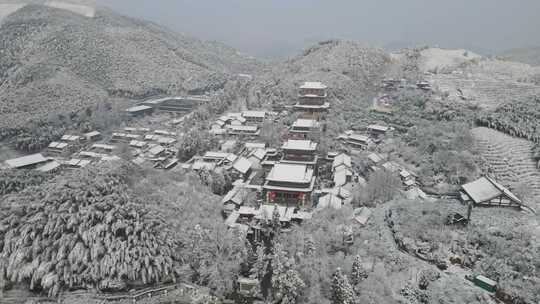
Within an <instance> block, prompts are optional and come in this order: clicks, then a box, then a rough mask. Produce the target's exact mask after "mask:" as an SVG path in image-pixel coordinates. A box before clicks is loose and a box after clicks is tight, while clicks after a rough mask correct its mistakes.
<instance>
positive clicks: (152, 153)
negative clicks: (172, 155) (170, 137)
mask: <svg viewBox="0 0 540 304" xmlns="http://www.w3.org/2000/svg"><path fill="white" fill-rule="evenodd" d="M165 151H166V150H165V148H164V147H162V146H160V145H154V146H152V147H151V148H150V149H149V150H148V151H147V152H146V154H147V156H148V157H149V158H157V157H161V156H163V155H164V154H165Z"/></svg>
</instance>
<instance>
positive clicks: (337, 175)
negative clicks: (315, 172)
mask: <svg viewBox="0 0 540 304" xmlns="http://www.w3.org/2000/svg"><path fill="white" fill-rule="evenodd" d="M332 172H333V174H334V185H335V186H337V187H339V186H343V185H345V184H347V183H350V182H351V181H352V177H353V171H352V160H351V157H350V156H349V155H347V154H345V153H340V154H339V155H337V156H336V157H335V158H334V160H333V161H332Z"/></svg>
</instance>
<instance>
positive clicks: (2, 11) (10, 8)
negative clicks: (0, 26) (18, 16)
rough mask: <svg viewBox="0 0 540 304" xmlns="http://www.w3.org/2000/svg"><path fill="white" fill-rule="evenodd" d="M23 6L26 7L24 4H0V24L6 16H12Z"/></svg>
mask: <svg viewBox="0 0 540 304" xmlns="http://www.w3.org/2000/svg"><path fill="white" fill-rule="evenodd" d="M25 6H26V4H25V3H9V4H8V3H5V4H2V3H0V22H1V21H2V19H4V18H5V17H7V16H8V15H11V14H13V13H14V12H16V11H17V10H19V9H21V8H23V7H25Z"/></svg>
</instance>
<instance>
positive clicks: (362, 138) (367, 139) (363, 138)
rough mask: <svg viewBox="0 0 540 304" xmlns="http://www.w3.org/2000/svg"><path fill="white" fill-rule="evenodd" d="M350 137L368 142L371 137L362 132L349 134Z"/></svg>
mask: <svg viewBox="0 0 540 304" xmlns="http://www.w3.org/2000/svg"><path fill="white" fill-rule="evenodd" d="M349 139H352V140H355V141H361V142H368V141H369V137H368V136H366V135H362V134H351V135H349Z"/></svg>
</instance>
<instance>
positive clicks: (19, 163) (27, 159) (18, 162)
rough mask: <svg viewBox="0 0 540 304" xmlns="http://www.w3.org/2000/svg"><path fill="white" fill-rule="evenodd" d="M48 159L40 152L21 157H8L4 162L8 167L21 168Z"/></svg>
mask: <svg viewBox="0 0 540 304" xmlns="http://www.w3.org/2000/svg"><path fill="white" fill-rule="evenodd" d="M47 160H48V159H47V158H45V157H43V155H41V153H36V154H31V155H27V156H23V157H18V158H13V159H8V160H6V161H5V162H4V163H5V164H6V165H7V166H8V167H10V168H22V167H26V166H31V165H35V164H40V163H44V162H46V161H47Z"/></svg>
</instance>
